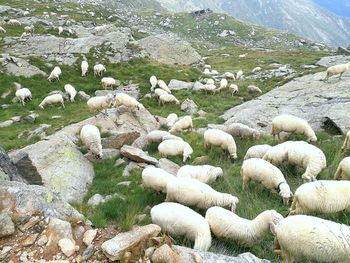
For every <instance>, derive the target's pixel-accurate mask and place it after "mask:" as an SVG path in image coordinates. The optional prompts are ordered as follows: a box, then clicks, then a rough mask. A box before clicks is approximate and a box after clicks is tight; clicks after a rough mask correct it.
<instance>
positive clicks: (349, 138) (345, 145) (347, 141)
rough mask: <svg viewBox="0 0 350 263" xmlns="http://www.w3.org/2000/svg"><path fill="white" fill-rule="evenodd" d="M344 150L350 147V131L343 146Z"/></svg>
mask: <svg viewBox="0 0 350 263" xmlns="http://www.w3.org/2000/svg"><path fill="white" fill-rule="evenodd" d="M341 149H342V151H344V150H348V149H350V131H348V132H347V134H346V137H345V141H344V143H343V146H342V147H341Z"/></svg>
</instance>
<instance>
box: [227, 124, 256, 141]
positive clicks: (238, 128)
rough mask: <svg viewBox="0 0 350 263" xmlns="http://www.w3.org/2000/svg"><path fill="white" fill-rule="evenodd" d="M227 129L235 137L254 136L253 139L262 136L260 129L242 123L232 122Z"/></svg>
mask: <svg viewBox="0 0 350 263" xmlns="http://www.w3.org/2000/svg"><path fill="white" fill-rule="evenodd" d="M227 131H228V133H229V134H231V135H232V136H233V137H242V138H252V139H259V138H260V132H259V131H258V130H256V129H252V128H250V127H248V126H247V125H244V124H242V123H232V124H230V126H228V129H227Z"/></svg>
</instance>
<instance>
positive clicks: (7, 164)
mask: <svg viewBox="0 0 350 263" xmlns="http://www.w3.org/2000/svg"><path fill="white" fill-rule="evenodd" d="M0 173H1V174H2V175H0V177H1V178H3V179H6V178H8V180H12V181H19V182H24V183H25V182H26V181H25V180H24V179H23V178H22V177H21V174H20V172H19V171H18V169H17V167H16V166H15V164H14V163H13V162H12V161H11V159H10V157H9V156H8V155H7V153H6V151H5V149H4V148H2V147H1V146H0Z"/></svg>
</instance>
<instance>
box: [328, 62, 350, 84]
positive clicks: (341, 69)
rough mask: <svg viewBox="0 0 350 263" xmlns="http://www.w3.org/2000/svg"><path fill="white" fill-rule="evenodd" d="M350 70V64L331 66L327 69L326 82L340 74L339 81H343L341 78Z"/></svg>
mask: <svg viewBox="0 0 350 263" xmlns="http://www.w3.org/2000/svg"><path fill="white" fill-rule="evenodd" d="M349 70H350V62H348V63H346V64H340V65H335V66H331V67H329V68H328V69H327V71H326V78H325V79H324V80H325V81H328V79H329V78H330V77H332V76H334V75H337V74H340V75H339V80H341V76H342V75H343V74H344V73H345V72H346V71H349Z"/></svg>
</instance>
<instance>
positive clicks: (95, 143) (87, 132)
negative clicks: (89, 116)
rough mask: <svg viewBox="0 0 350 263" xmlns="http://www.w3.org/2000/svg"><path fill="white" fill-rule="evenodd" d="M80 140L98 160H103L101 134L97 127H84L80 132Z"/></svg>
mask: <svg viewBox="0 0 350 263" xmlns="http://www.w3.org/2000/svg"><path fill="white" fill-rule="evenodd" d="M80 140H81V141H82V142H83V144H84V145H85V146H86V147H88V148H89V150H90V151H91V152H92V153H93V154H94V155H95V156H96V157H97V158H99V159H100V158H102V144H101V134H100V131H99V130H98V128H97V127H96V126H95V125H91V124H86V125H84V126H83V128H81V130H80Z"/></svg>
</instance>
